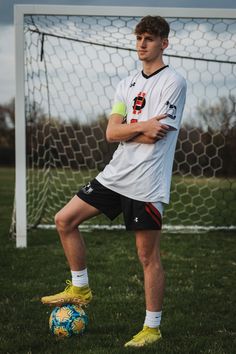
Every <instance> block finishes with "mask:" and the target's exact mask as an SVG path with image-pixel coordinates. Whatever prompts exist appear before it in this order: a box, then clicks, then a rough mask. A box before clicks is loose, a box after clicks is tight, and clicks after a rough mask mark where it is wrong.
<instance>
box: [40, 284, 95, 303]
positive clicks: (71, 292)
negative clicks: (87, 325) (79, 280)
mask: <svg viewBox="0 0 236 354" xmlns="http://www.w3.org/2000/svg"><path fill="white" fill-rule="evenodd" d="M66 284H67V287H66V288H65V290H64V291H62V292H61V293H58V294H55V295H50V296H44V297H42V298H41V301H42V303H43V304H45V305H52V306H62V305H64V304H75V305H81V306H83V305H84V306H86V305H87V304H88V303H89V302H90V301H91V300H92V292H91V289H90V288H89V287H88V286H87V285H86V286H83V287H81V288H80V287H77V286H74V285H72V283H71V281H70V280H67V281H66Z"/></svg>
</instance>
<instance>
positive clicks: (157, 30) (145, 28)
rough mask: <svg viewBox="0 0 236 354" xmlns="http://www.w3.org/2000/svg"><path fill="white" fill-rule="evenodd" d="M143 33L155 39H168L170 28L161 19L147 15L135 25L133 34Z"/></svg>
mask: <svg viewBox="0 0 236 354" xmlns="http://www.w3.org/2000/svg"><path fill="white" fill-rule="evenodd" d="M145 32H147V33H149V34H153V35H155V36H157V37H161V38H168V35H169V32H170V26H169V24H168V22H167V21H166V20H165V19H164V18H163V17H161V16H150V15H148V16H145V17H143V18H142V19H141V20H140V22H139V23H138V24H137V26H136V27H135V30H134V34H136V35H137V34H143V33H145Z"/></svg>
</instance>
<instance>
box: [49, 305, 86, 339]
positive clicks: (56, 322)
mask: <svg viewBox="0 0 236 354" xmlns="http://www.w3.org/2000/svg"><path fill="white" fill-rule="evenodd" d="M87 326H88V316H87V315H86V313H85V312H84V310H83V309H82V308H81V307H80V306H78V305H73V304H67V305H64V306H61V307H55V308H54V309H53V311H52V313H51V315H50V317H49V328H50V331H51V332H52V334H54V335H55V336H58V337H71V336H72V335H78V334H83V333H84V331H85V330H86V328H87Z"/></svg>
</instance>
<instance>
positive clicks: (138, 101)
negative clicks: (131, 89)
mask: <svg viewBox="0 0 236 354" xmlns="http://www.w3.org/2000/svg"><path fill="white" fill-rule="evenodd" d="M145 96H146V93H145V92H139V94H138V96H136V97H135V98H134V100H133V101H134V105H133V114H140V113H142V109H143V108H144V107H145V104H146V99H145Z"/></svg>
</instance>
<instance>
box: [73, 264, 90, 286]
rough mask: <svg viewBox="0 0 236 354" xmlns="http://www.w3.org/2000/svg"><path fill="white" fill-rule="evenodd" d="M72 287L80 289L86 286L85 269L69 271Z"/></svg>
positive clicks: (86, 274)
mask: <svg viewBox="0 0 236 354" xmlns="http://www.w3.org/2000/svg"><path fill="white" fill-rule="evenodd" d="M71 276H72V285H74V286H78V287H82V286H85V285H88V270H87V268H85V269H83V270H78V271H75V270H71Z"/></svg>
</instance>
